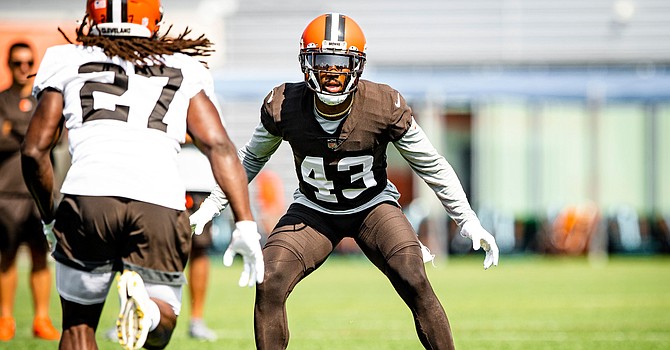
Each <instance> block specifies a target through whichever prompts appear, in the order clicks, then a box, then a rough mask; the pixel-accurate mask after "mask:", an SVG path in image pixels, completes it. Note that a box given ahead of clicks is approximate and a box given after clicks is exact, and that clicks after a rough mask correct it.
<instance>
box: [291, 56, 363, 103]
mask: <svg viewBox="0 0 670 350" xmlns="http://www.w3.org/2000/svg"><path fill="white" fill-rule="evenodd" d="M299 59H300V67H301V69H302V72H303V73H304V74H305V81H306V83H307V87H309V88H310V89H311V90H312V91H314V92H316V93H317V94H319V97H322V96H326V98H325V100H326V101H324V102H325V103H328V101H338V100H341V101H340V102H342V101H344V100H345V99H346V98H347V97H348V95H349V94H351V93H352V92H354V91H356V87H357V85H358V79H359V78H360V76H361V74H363V68H364V67H365V56H364V55H363V54H360V53H357V52H348V53H342V52H337V51H333V52H324V51H313V50H303V51H302V52H301V53H300V57H299ZM321 74H327V75H330V76H332V77H334V78H336V80H337V81H338V82H339V83H340V84H342V88H341V89H339V91H332V89H329V88H328V87H327V86H323V85H322V84H321V79H320V75H321ZM341 76H345V77H344V81H343V82H342V81H341V79H337V78H339V77H341ZM322 100H323V99H322ZM335 104H337V103H335Z"/></svg>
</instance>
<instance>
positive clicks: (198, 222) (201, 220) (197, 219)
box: [188, 199, 220, 235]
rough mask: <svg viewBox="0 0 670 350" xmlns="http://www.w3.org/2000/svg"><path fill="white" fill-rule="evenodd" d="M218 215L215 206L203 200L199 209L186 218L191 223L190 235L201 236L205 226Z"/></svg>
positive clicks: (217, 209)
mask: <svg viewBox="0 0 670 350" xmlns="http://www.w3.org/2000/svg"><path fill="white" fill-rule="evenodd" d="M219 214H220V212H219V208H218V207H217V206H216V204H214V203H213V202H211V201H209V200H207V199H205V200H204V201H203V202H202V204H200V208H198V210H196V211H195V213H193V214H191V216H189V217H188V221H189V222H190V223H191V233H192V234H195V235H201V234H202V230H203V229H204V228H205V225H207V223H208V222H210V221H212V218H214V217H215V216H217V215H219Z"/></svg>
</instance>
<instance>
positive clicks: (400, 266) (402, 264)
mask: <svg viewBox="0 0 670 350" xmlns="http://www.w3.org/2000/svg"><path fill="white" fill-rule="evenodd" d="M417 248H418V246H416V247H415V246H410V247H405V248H403V249H401V250H399V251H398V252H396V253H395V254H393V256H391V257H390V258H389V260H388V267H387V269H388V271H387V275H389V277H390V278H392V279H395V280H396V282H398V283H399V284H400V285H401V286H402V288H403V290H405V291H406V292H408V293H409V294H411V295H422V294H423V293H424V292H425V291H426V290H430V289H431V287H430V282H429V281H428V277H427V276H426V270H425V268H424V264H423V258H422V256H421V250H420V249H417Z"/></svg>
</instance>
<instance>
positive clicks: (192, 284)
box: [179, 135, 217, 341]
mask: <svg viewBox="0 0 670 350" xmlns="http://www.w3.org/2000/svg"><path fill="white" fill-rule="evenodd" d="M179 168H180V173H181V175H182V179H183V180H184V185H185V188H186V209H187V210H188V212H189V214H193V213H195V211H196V210H197V209H198V208H199V207H200V204H201V203H202V202H203V201H204V200H205V198H207V195H208V194H209V191H210V190H211V189H212V188H214V186H215V185H216V182H215V181H214V177H213V176H212V172H211V170H210V164H209V163H208V162H207V158H206V157H205V156H204V155H203V154H202V152H200V151H199V150H198V149H197V147H196V146H195V145H194V144H193V143H192V140H191V139H190V137H189V136H188V135H186V144H184V145H182V150H181V152H179ZM211 247H212V223H211V222H210V223H208V224H207V226H206V227H205V228H204V229H203V232H202V234H200V235H193V241H192V246H191V254H190V256H189V259H188V264H187V269H188V292H189V296H190V298H191V315H190V320H189V325H188V335H189V336H190V337H191V338H193V339H197V340H205V341H214V340H216V339H217V336H216V333H215V332H214V331H213V330H211V329H209V327H207V323H206V322H205V319H204V314H205V300H206V299H207V286H208V284H209V271H210V261H209V255H208V253H209V249H210V248H211Z"/></svg>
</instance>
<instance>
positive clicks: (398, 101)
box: [395, 93, 400, 108]
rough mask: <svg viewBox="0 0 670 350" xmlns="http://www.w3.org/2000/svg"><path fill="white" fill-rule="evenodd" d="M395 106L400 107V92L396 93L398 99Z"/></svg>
mask: <svg viewBox="0 0 670 350" xmlns="http://www.w3.org/2000/svg"><path fill="white" fill-rule="evenodd" d="M395 108H400V93H398V99H397V100H396V101H395Z"/></svg>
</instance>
